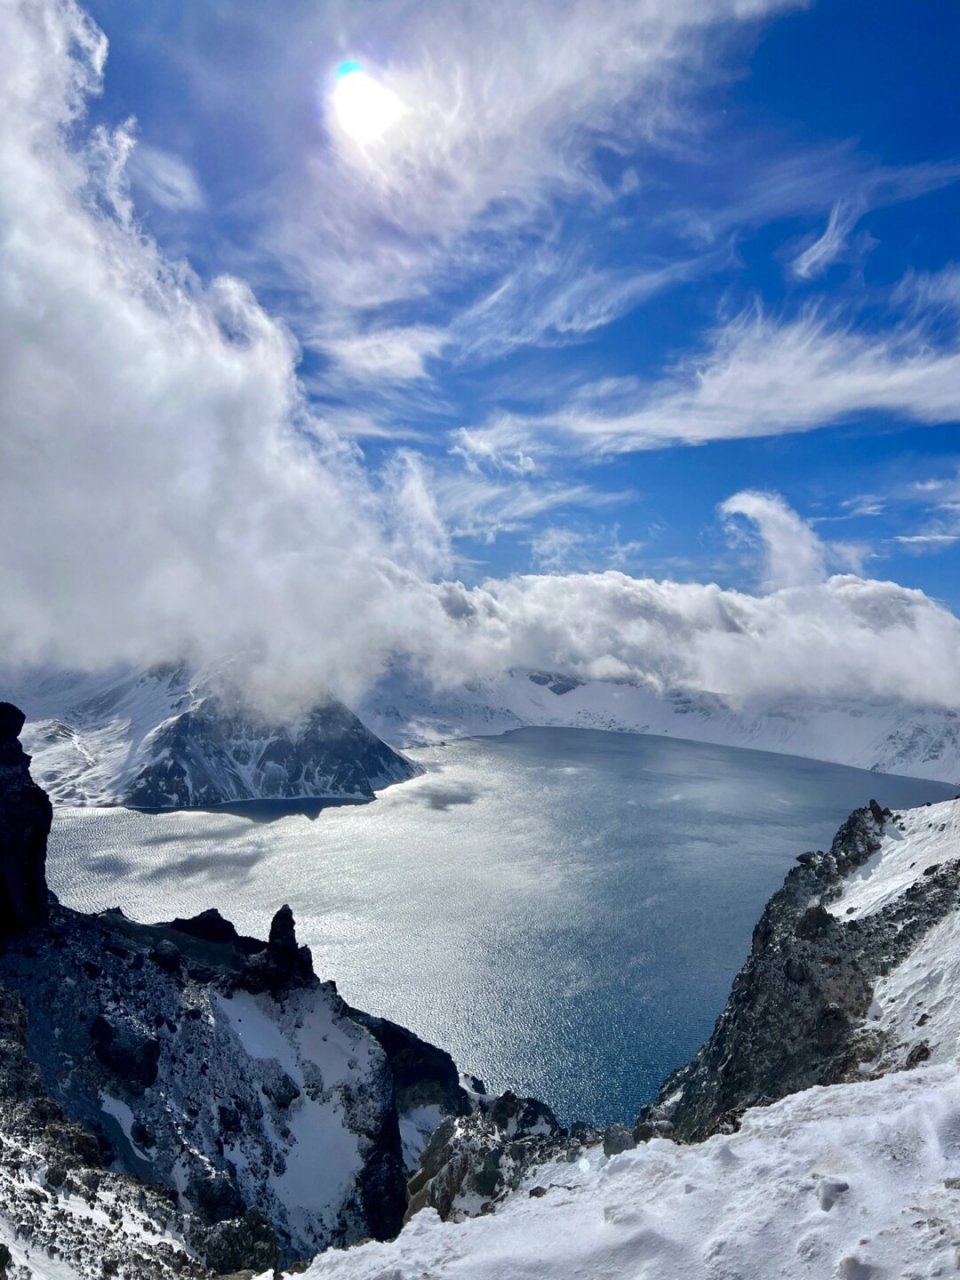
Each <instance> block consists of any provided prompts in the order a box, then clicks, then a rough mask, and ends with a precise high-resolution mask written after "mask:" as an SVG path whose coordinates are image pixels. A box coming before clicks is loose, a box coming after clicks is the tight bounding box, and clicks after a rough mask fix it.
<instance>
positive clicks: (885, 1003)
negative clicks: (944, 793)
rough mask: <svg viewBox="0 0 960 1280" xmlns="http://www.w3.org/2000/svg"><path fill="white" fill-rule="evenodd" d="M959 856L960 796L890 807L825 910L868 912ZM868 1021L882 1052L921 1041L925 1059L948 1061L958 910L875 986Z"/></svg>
mask: <svg viewBox="0 0 960 1280" xmlns="http://www.w3.org/2000/svg"><path fill="white" fill-rule="evenodd" d="M957 858H960V802H957V801H954V800H948V801H946V802H944V803H943V804H932V805H925V806H923V807H922V808H919V809H906V810H902V811H901V812H898V813H895V814H894V815H893V818H892V819H891V820H890V821H888V822H887V823H886V824H885V826H884V830H883V835H882V837H881V841H880V848H879V850H878V851H877V852H876V853H875V854H874V855H873V856H872V857H871V858H870V859H869V861H867V862H866V863H865V864H864V865H863V866H862V867H861V868H860V870H859V871H858V872H856V873H854V874H853V875H851V876H849V877H848V878H847V879H846V880H844V881H843V891H842V893H841V895H840V897H838V898H835V899H834V900H833V901H832V902H830V903H828V904H827V910H828V911H830V912H831V913H832V914H833V915H835V916H837V917H838V918H840V919H842V920H856V919H860V918H863V917H865V916H870V915H873V914H874V913H875V912H877V911H881V910H882V909H883V908H884V907H885V906H888V905H889V904H891V903H893V902H895V901H896V900H897V899H898V898H900V897H902V896H903V894H904V893H906V891H907V890H908V889H909V888H910V886H911V885H912V884H913V883H914V882H915V881H917V880H920V879H921V878H922V877H923V876H924V875H925V874H929V873H932V872H933V871H934V870H936V869H937V868H938V867H940V866H942V865H943V863H945V862H948V861H951V860H953V859H957ZM870 1026H871V1027H873V1028H875V1029H877V1030H879V1031H881V1032H883V1033H885V1035H884V1040H885V1042H886V1043H887V1044H888V1048H887V1050H886V1051H885V1053H888V1054H889V1053H893V1054H897V1053H899V1056H900V1058H901V1059H902V1056H903V1054H902V1050H903V1049H904V1048H906V1047H907V1046H908V1045H913V1044H916V1043H917V1042H918V1040H920V1039H923V1040H925V1041H926V1044H927V1048H928V1049H929V1053H930V1057H929V1061H931V1062H955V1061H956V1059H957V1054H958V1051H960V913H958V912H952V913H950V914H949V915H947V916H945V917H944V919H943V920H941V921H940V922H939V923H938V924H936V925H934V927H933V928H932V929H930V930H929V931H928V932H927V933H926V934H925V935H924V936H923V938H922V939H921V940H920V942H919V944H918V945H917V946H916V947H914V949H913V950H912V951H911V953H910V955H909V956H908V957H907V959H906V960H905V961H904V962H903V963H902V964H900V965H898V966H897V967H896V968H895V969H893V970H892V971H891V972H890V973H889V974H888V975H887V976H886V977H885V978H881V980H880V981H879V983H878V984H877V986H876V987H875V989H874V1001H873V1008H872V1009H871V1012H870Z"/></svg>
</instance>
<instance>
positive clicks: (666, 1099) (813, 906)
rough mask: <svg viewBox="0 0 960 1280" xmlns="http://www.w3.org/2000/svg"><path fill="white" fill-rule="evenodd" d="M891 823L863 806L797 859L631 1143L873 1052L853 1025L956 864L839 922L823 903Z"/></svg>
mask: <svg viewBox="0 0 960 1280" xmlns="http://www.w3.org/2000/svg"><path fill="white" fill-rule="evenodd" d="M892 818H893V815H892V814H891V813H890V811H889V810H882V809H881V808H880V806H879V805H877V803H876V802H875V801H871V802H870V805H869V806H868V807H866V808H863V809H857V810H855V811H854V812H853V813H852V814H851V815H850V817H849V818H848V819H847V821H846V822H845V823H844V824H843V826H842V827H841V828H840V830H839V831H838V832H837V835H836V837H835V839H834V841H833V844H832V845H831V847H830V851H829V852H828V853H824V852H822V851H820V850H818V851H817V852H815V853H803V854H801V855H800V857H799V858H798V859H797V865H796V866H795V867H793V868H792V869H791V871H790V872H789V873H788V875H787V878H786V880H785V882H784V885H783V887H782V888H781V889H780V890H779V891H778V892H777V893H776V894H774V896H773V897H772V898H771V899H770V901H769V903H768V904H767V906H766V909H765V910H764V912H763V915H762V916H761V918H760V921H759V923H758V924H757V926H756V928H755V929H754V933H753V945H752V949H751V952H750V955H749V957H748V959H747V961H746V963H745V964H744V966H743V968H742V969H741V971H740V973H739V974H738V975H737V977H736V979H735V980H734V983H733V988H732V991H731V993H730V997H729V999H728V1001H727V1004H726V1007H725V1008H724V1010H723V1012H722V1014H721V1015H720V1017H719V1019H718V1021H717V1024H716V1027H715V1028H714V1031H713V1034H712V1035H711V1037H710V1039H709V1040H708V1041H707V1042H706V1044H704V1045H703V1046H702V1047H701V1049H700V1050H699V1051H698V1052H697V1054H696V1056H695V1057H694V1058H693V1059H692V1060H691V1062H689V1063H688V1064H687V1065H686V1066H684V1067H681V1068H679V1069H678V1070H677V1071H675V1072H673V1074H672V1075H670V1076H668V1077H667V1079H666V1080H665V1081H664V1083H663V1085H662V1086H661V1089H660V1093H659V1094H658V1096H657V1099H656V1101H655V1102H654V1103H653V1104H652V1105H651V1106H650V1107H647V1108H645V1109H644V1111H643V1112H642V1113H641V1115H640V1117H639V1120H638V1122H637V1127H636V1129H635V1134H636V1136H637V1137H638V1138H640V1139H644V1138H649V1137H651V1136H652V1135H653V1134H654V1133H657V1132H660V1133H669V1134H671V1135H672V1136H674V1137H676V1138H679V1139H682V1140H686V1141H698V1140H700V1139H702V1138H705V1137H708V1136H709V1135H710V1134H711V1133H715V1132H718V1131H730V1130H732V1129H734V1128H736V1126H737V1124H738V1120H739V1116H740V1114H741V1113H742V1112H743V1111H744V1110H745V1109H746V1108H747V1107H751V1106H757V1105H763V1104H765V1103H769V1102H774V1101H776V1100H777V1099H779V1098H782V1097H785V1096H786V1095H787V1094H790V1093H795V1092H797V1091H798V1090H801V1089H807V1088H810V1087H811V1086H812V1085H827V1084H835V1083H838V1082H840V1081H844V1080H849V1079H856V1078H862V1076H861V1072H860V1071H859V1065H860V1064H861V1063H864V1062H869V1061H871V1060H873V1059H874V1058H875V1057H876V1055H877V1053H878V1051H879V1050H880V1048H882V1045H881V1044H880V1043H879V1042H878V1033H877V1032H876V1031H874V1030H872V1029H871V1028H870V1027H869V1025H868V1024H866V1023H865V1018H866V1014H867V1011H868V1009H869V1008H870V1004H871V1001H872V998H873V990H874V984H875V982H876V980H877V979H878V978H879V977H881V976H882V975H884V974H885V973H887V972H888V971H889V970H890V969H891V968H892V967H894V966H895V965H897V964H899V963H900V962H901V961H902V960H903V959H904V958H905V957H906V956H907V955H909V953H910V952H911V951H912V950H913V948H914V947H915V946H916V945H917V943H918V941H919V940H920V939H921V938H922V937H923V935H924V934H925V933H926V932H927V931H928V930H929V929H930V928H932V927H933V926H934V925H935V924H936V923H937V922H938V921H940V920H942V919H943V917H944V916H945V915H947V914H948V913H949V912H952V911H954V910H956V909H957V907H958V905H960V859H956V860H951V861H946V862H944V863H942V864H940V865H939V866H937V867H934V868H931V869H929V870H930V874H924V875H923V876H920V877H919V879H918V880H917V881H916V882H914V883H913V884H912V885H910V886H909V888H907V889H906V891H905V892H904V893H903V895H902V896H900V897H899V898H897V899H896V900H894V901H892V902H890V903H888V904H887V905H886V906H884V907H883V908H881V909H880V910H878V911H876V912H875V913H873V914H871V915H870V916H867V917H864V918H860V919H853V920H844V919H843V918H842V917H838V916H835V915H833V914H832V913H831V912H829V911H827V910H826V905H827V904H829V903H830V902H832V901H833V900H834V899H836V898H838V897H840V895H841V893H842V890H843V882H844V879H845V878H846V877H847V876H849V875H850V874H851V873H852V872H853V871H855V870H856V869H857V868H858V867H861V866H862V865H863V864H864V863H865V862H866V861H867V860H868V858H870V856H871V855H872V854H873V853H875V852H876V851H877V850H878V849H879V847H880V835H881V833H882V831H883V827H884V825H885V823H887V822H889V821H891V820H892Z"/></svg>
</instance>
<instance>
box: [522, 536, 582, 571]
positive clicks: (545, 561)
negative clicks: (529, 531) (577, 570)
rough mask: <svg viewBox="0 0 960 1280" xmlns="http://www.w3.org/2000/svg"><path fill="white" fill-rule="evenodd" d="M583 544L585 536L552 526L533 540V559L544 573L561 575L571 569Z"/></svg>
mask: <svg viewBox="0 0 960 1280" xmlns="http://www.w3.org/2000/svg"><path fill="white" fill-rule="evenodd" d="M582 543H583V535H582V534H580V533H577V532H576V531H575V530H573V529H566V528H557V527H556V526H550V527H549V528H547V529H543V530H541V532H540V533H538V534H537V535H536V537H534V538H531V540H530V554H531V558H532V560H533V563H534V564H535V565H536V567H537V568H538V569H540V570H541V571H542V572H544V573H559V572H561V570H563V569H567V568H568V567H569V565H570V561H571V558H572V557H573V556H574V555H575V553H576V552H578V551H579V550H580V547H581V545H582Z"/></svg>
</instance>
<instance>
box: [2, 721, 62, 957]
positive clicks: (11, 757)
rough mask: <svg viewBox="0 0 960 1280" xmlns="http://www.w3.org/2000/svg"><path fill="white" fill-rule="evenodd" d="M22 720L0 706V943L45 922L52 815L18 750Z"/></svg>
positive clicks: (23, 753) (26, 760)
mask: <svg viewBox="0 0 960 1280" xmlns="http://www.w3.org/2000/svg"><path fill="white" fill-rule="evenodd" d="M23 723H24V715H23V712H22V711H20V710H19V709H18V708H17V707H15V706H13V705H12V704H11V703H9V702H0V939H2V938H3V937H4V936H10V935H11V934H16V933H20V932H22V931H23V930H25V929H29V928H31V927H32V926H33V925H37V924H42V923H43V922H44V921H45V920H46V919H47V913H48V901H47V882H46V872H45V868H46V860H47V836H48V835H49V833H50V822H51V819H52V816H53V811H52V809H51V806H50V801H49V799H48V798H47V796H46V793H45V792H43V791H42V790H41V789H40V787H38V786H37V785H36V783H35V782H34V781H33V779H32V778H31V777H30V757H29V756H28V755H27V753H26V752H25V751H24V750H23V748H22V747H21V746H20V742H19V734H20V730H21V729H22V728H23Z"/></svg>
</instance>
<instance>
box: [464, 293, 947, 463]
mask: <svg viewBox="0 0 960 1280" xmlns="http://www.w3.org/2000/svg"><path fill="white" fill-rule="evenodd" d="M588 390H589V389H588ZM624 400H625V395H624V388H623V386H621V385H619V384H618V386H617V388H616V390H615V393H614V395H613V396H612V398H611V401H612V402H611V405H610V407H609V409H607V407H606V406H605V404H604V396H603V394H602V393H601V394H599V395H597V396H596V397H593V396H589V395H584V396H582V397H581V398H580V402H579V403H577V404H574V405H573V406H572V407H571V408H569V409H565V410H561V411H558V412H556V413H554V414H551V415H545V416H543V417H540V418H524V417H520V416H516V415H515V416H506V415H501V417H500V418H498V419H497V421H496V422H494V423H493V424H491V425H490V426H489V427H484V428H474V429H470V430H469V432H468V433H467V434H468V436H469V440H470V442H471V447H472V448H473V449H474V450H480V449H483V448H489V449H493V448H495V449H496V450H497V451H498V452H506V451H508V450H516V449H521V450H526V451H531V450H534V449H535V448H536V442H537V441H538V439H539V440H544V439H546V440H550V439H551V438H552V439H553V440H554V441H557V440H561V441H563V442H565V444H566V446H567V447H569V446H571V445H573V446H574V447H576V446H579V448H580V449H581V450H583V451H591V452H596V453H609V454H615V453H627V452H631V451H633V450H640V449H654V448H659V447H661V446H664V445H669V444H701V443H704V442H705V441H708V440H734V439H743V438H751V437H759V436H773V435H784V434H787V433H789V432H794V431H813V430H816V429H818V428H820V427H826V426H829V425H831V424H834V423H837V422H840V421H842V420H844V419H848V418H850V417H851V416H853V415H855V414H864V413H878V412H887V413H890V414H893V415H897V416H899V417H903V418H906V419H908V420H910V421H913V422H919V423H941V422H955V421H958V420H960V350H958V349H956V348H955V347H952V346H946V347H938V346H936V345H934V344H933V343H932V342H931V341H930V340H929V338H928V337H927V335H926V334H925V333H924V332H923V331H922V330H921V329H904V330H899V331H892V332H888V333H886V334H882V335H878V336H875V335H861V334H857V333H855V332H853V331H852V330H851V329H849V328H844V327H840V326H838V325H837V324H835V323H831V322H830V321H829V320H828V319H827V318H826V317H824V316H821V315H818V314H817V313H815V312H809V313H807V314H804V315H802V316H800V317H799V318H798V319H796V320H793V321H787V322H779V323H778V322H777V321H775V320H772V319H770V318H769V317H766V316H764V315H762V314H756V313H747V314H743V315H741V316H739V317H738V318H737V319H735V320H733V321H731V322H730V323H729V324H727V325H725V326H724V327H723V328H721V329H719V330H718V331H717V332H716V333H715V334H714V335H713V340H712V345H711V346H710V347H709V348H708V349H707V350H706V351H705V352H704V353H703V354H702V355H700V356H697V357H688V358H686V359H684V360H683V361H681V362H680V363H679V364H678V366H677V367H676V368H675V370H674V371H673V372H672V373H670V374H668V375H667V376H666V377H664V378H662V379H660V380H659V381H655V382H652V383H649V384H646V385H644V384H642V383H639V382H635V383H634V384H633V401H634V407H631V408H628V407H625V405H624ZM605 410H606V411H605ZM460 443H461V444H465V443H466V437H465V436H464V435H463V434H461V437H460Z"/></svg>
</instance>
